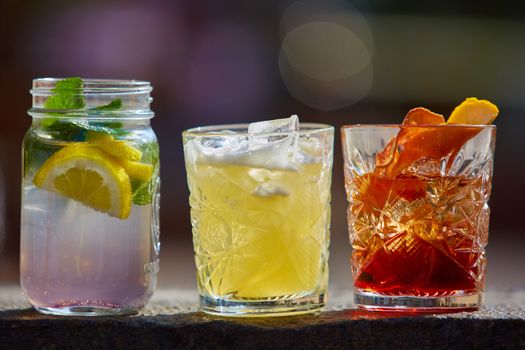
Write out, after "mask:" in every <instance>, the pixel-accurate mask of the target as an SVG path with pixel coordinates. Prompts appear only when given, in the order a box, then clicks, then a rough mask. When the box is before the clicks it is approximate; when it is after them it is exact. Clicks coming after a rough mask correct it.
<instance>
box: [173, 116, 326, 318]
mask: <svg viewBox="0 0 525 350" xmlns="http://www.w3.org/2000/svg"><path fill="white" fill-rule="evenodd" d="M183 136H184V152H185V158H186V171H187V176H188V185H189V188H190V192H191V193H190V205H191V222H192V226H193V242H194V249H195V262H196V267H197V282H198V288H199V293H200V303H201V309H202V310H203V311H205V312H209V313H214V314H223V315H224V314H226V315H285V314H294V313H302V312H309V311H315V310H316V309H319V308H320V307H322V306H323V305H324V303H325V293H326V287H327V279H328V244H329V224H330V183H331V167H332V150H333V128H332V127H331V126H327V125H319V124H301V125H300V128H299V124H298V119H297V117H296V116H293V117H291V118H289V119H280V120H273V121H267V122H258V123H252V124H250V125H225V126H212V127H204V128H195V129H191V130H188V131H185V132H184V134H183Z"/></svg>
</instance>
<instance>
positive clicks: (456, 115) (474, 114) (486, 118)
mask: <svg viewBox="0 0 525 350" xmlns="http://www.w3.org/2000/svg"><path fill="white" fill-rule="evenodd" d="M498 114H499V110H498V107H496V105H494V104H493V103H491V102H490V101H487V100H478V99H477V98H475V97H469V98H467V99H466V100H465V101H463V102H461V104H460V105H459V106H457V107H456V108H455V109H454V111H452V114H451V115H450V117H449V118H448V120H447V124H476V125H489V124H492V122H493V121H494V119H496V117H497V116H498Z"/></svg>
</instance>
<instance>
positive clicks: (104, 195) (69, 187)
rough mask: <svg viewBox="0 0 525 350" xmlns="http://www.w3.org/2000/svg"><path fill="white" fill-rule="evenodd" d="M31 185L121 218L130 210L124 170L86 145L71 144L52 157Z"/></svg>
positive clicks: (128, 184)
mask: <svg viewBox="0 0 525 350" xmlns="http://www.w3.org/2000/svg"><path fill="white" fill-rule="evenodd" d="M33 183H34V184H35V185H36V186H37V187H38V188H42V189H45V190H48V191H53V192H56V193H58V194H60V195H62V196H64V197H67V198H71V199H73V200H76V201H78V202H80V203H82V204H84V205H85V206H88V207H90V208H93V209H95V210H97V211H100V212H103V213H107V214H109V215H111V216H114V217H117V218H120V219H125V218H127V217H128V216H129V214H130V211H131V185H130V181H129V176H128V175H127V174H126V171H125V170H124V168H123V167H122V166H121V165H120V164H119V163H118V162H117V161H116V160H115V159H114V158H113V157H111V156H109V155H108V154H107V153H105V152H104V151H101V150H100V149H98V148H97V147H93V146H90V145H88V144H72V145H69V146H66V147H64V148H62V149H61V150H60V151H58V152H56V153H55V154H53V155H52V156H51V157H49V158H48V159H47V160H46V161H45V162H44V164H42V166H41V167H40V169H39V170H38V171H37V173H36V174H35V177H34V179H33Z"/></svg>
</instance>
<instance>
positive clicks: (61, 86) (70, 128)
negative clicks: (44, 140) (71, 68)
mask: <svg viewBox="0 0 525 350" xmlns="http://www.w3.org/2000/svg"><path fill="white" fill-rule="evenodd" d="M82 87H83V82H82V79H80V78H78V77H73V78H65V79H63V80H60V81H57V83H56V84H55V87H54V88H53V89H52V90H51V91H52V93H53V95H52V96H50V97H48V99H47V101H46V102H45V103H44V108H46V109H51V110H53V109H56V110H63V109H83V108H84V107H85V102H84V97H83V96H82V94H81V93H82ZM120 108H122V100H121V99H120V98H117V99H114V100H113V101H111V102H110V103H108V104H106V105H103V106H99V107H94V108H90V109H89V110H88V111H92V112H91V113H93V114H98V113H97V112H102V111H114V110H118V109H120ZM89 113H90V112H88V114H89ZM49 115H52V116H53V115H57V114H55V113H53V112H51V113H49ZM122 126H123V125H122V123H120V122H94V121H88V120H87V119H74V118H71V119H69V118H62V119H59V118H46V119H44V120H43V121H42V128H43V129H44V130H47V131H51V132H54V133H55V135H54V139H55V140H58V141H84V140H86V133H87V131H89V130H92V131H99V132H104V133H106V134H110V135H122V134H126V133H127V132H126V131H124V130H122Z"/></svg>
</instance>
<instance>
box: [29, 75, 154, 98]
mask: <svg viewBox="0 0 525 350" xmlns="http://www.w3.org/2000/svg"><path fill="white" fill-rule="evenodd" d="M64 79H66V78H36V79H33V85H32V89H31V90H29V92H30V93H31V95H33V96H48V95H52V94H53V91H52V90H53V89H54V88H55V86H56V83H57V82H59V81H62V80H64ZM81 79H82V88H81V89H79V93H78V94H79V95H85V94H89V95H91V94H134V93H135V94H136V93H147V92H151V91H152V90H153V87H152V86H151V83H150V82H149V81H145V80H134V79H129V80H128V79H91V78H87V79H84V78H81Z"/></svg>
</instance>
